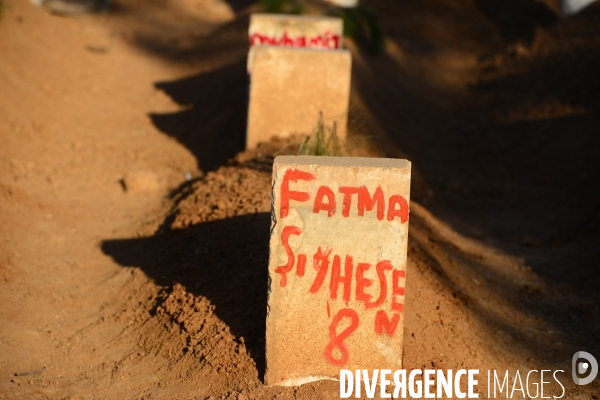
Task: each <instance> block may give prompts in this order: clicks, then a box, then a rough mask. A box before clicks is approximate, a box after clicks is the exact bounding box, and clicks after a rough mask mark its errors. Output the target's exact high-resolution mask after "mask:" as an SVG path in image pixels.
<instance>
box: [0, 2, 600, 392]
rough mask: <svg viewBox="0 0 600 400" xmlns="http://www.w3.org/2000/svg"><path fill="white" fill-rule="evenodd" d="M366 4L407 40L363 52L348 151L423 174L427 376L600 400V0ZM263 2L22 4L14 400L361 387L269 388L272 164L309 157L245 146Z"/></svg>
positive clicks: (414, 218)
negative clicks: (519, 379) (543, 375)
mask: <svg viewBox="0 0 600 400" xmlns="http://www.w3.org/2000/svg"><path fill="white" fill-rule="evenodd" d="M365 3H366V2H365ZM368 3H369V6H370V7H371V8H372V9H373V10H374V11H375V12H376V13H377V14H378V15H380V16H381V19H380V23H381V26H382V28H383V30H384V32H385V34H386V46H385V49H384V51H382V52H381V53H379V54H372V53H370V52H369V51H368V50H367V49H366V46H365V45H364V43H362V42H361V41H360V40H359V41H357V42H352V41H348V47H349V48H350V49H351V51H352V53H353V62H354V64H353V81H352V87H353V93H352V100H351V103H352V106H351V110H350V113H351V115H350V121H351V122H350V127H349V130H350V136H351V138H350V147H351V151H352V152H353V153H354V154H356V155H370V156H387V157H404V158H408V159H409V160H411V161H412V163H413V169H414V176H413V188H412V192H413V199H412V203H411V218H410V237H409V260H408V267H407V268H408V271H407V276H408V279H407V289H406V293H407V297H406V314H405V318H406V322H405V331H404V343H405V347H404V349H403V354H404V360H405V361H404V364H405V365H404V366H405V368H407V369H413V368H432V367H433V368H441V369H454V370H456V369H459V368H476V369H480V370H482V371H485V370H488V369H496V370H500V371H504V370H510V371H512V372H513V373H514V371H515V370H520V371H521V372H523V371H529V370H532V369H537V370H540V369H553V370H554V369H563V370H565V371H566V373H565V374H564V375H562V377H563V378H564V379H562V382H563V384H564V385H565V389H566V396H565V398H579V399H598V397H599V396H600V384H599V381H598V379H597V380H596V381H595V382H594V383H592V384H590V385H588V386H585V387H577V386H575V385H573V383H572V381H571V378H570V364H571V356H572V355H573V353H574V352H575V351H579V350H585V351H588V352H591V353H592V354H595V355H596V356H599V355H600V341H599V340H598V339H599V338H600V302H599V300H600V295H599V291H598V287H599V284H600V274H599V267H598V262H599V260H600V258H599V256H600V254H599V250H600V246H599V243H600V163H599V162H598V159H599V156H600V135H599V133H600V96H599V95H598V93H600V74H598V71H600V4H598V3H596V4H594V5H592V6H591V7H590V8H588V9H586V10H585V11H584V12H582V13H581V14H579V15H576V16H574V17H572V18H570V19H568V20H561V19H560V18H558V17H557V16H556V12H555V9H556V7H554V5H553V4H551V3H550V2H549V1H548V2H546V3H544V2H539V1H533V0H506V1H497V0H453V1H446V0H432V1H427V2H423V1H417V0H406V1H395V0H389V1H384V0H373V1H370V2H368ZM256 9H257V7H256V5H255V4H252V2H251V1H241V0H240V1H230V2H228V3H221V2H219V1H216V0H215V1H214V2H212V1H208V0H206V1H204V0H196V1H193V0H185V1H183V0H182V1H179V2H167V1H162V0H152V1H148V0H146V1H142V0H116V1H115V2H114V3H113V6H112V9H111V11H110V12H109V13H106V14H99V15H90V16H82V17H79V18H64V17H58V16H54V15H51V14H49V13H47V12H46V11H44V10H43V9H42V8H39V7H35V6H33V5H32V4H30V2H29V1H26V0H4V1H3V8H2V17H1V19H0V304H1V307H0V398H1V399H88V398H89V399H121V398H123V399H129V398H131V399H133V398H135V399H138V398H139V399H142V398H144V399H149V398H164V399H196V398H197V399H207V398H209V399H240V400H241V399H270V398H281V399H321V398H337V397H338V396H339V385H338V383H336V382H332V381H322V382H317V383H312V384H307V385H303V386H300V387H297V388H278V387H273V388H269V387H266V386H264V385H263V383H262V375H263V371H264V368H265V360H264V345H265V338H264V332H265V315H266V293H267V271H266V266H267V259H268V248H267V245H268V228H269V214H268V213H269V210H270V197H269V196H270V179H271V178H270V173H271V166H272V161H273V157H274V156H275V155H277V154H294V152H295V151H297V143H296V141H294V140H291V141H289V140H288V141H281V140H273V141H271V142H269V143H263V144H261V145H260V146H259V147H258V148H256V149H251V150H248V151H245V152H241V150H242V146H243V139H244V125H245V113H246V96H247V83H248V82H247V76H246V75H245V56H246V53H247V50H248V45H247V40H248V39H247V31H246V30H247V26H248V16H249V13H251V12H253V11H255V10H256ZM186 178H188V179H186ZM483 376H484V375H481V376H480V377H483ZM481 381H482V382H481V385H480V388H481V394H482V397H486V394H485V393H486V390H487V383H486V382H484V381H485V379H481ZM554 386H556V385H554ZM551 390H557V388H556V387H552V388H551ZM558 390H560V389H558ZM557 393H558V394H560V391H558V392H557Z"/></svg>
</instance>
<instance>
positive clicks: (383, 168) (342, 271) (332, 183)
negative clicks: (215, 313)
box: [265, 156, 410, 386]
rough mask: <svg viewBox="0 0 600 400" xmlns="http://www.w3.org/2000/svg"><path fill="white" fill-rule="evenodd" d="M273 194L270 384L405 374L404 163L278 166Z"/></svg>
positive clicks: (301, 161) (298, 159) (322, 161)
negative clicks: (345, 373)
mask: <svg viewBox="0 0 600 400" xmlns="http://www.w3.org/2000/svg"><path fill="white" fill-rule="evenodd" d="M272 187H273V193H272V196H273V197H272V211H271V212H272V215H271V239H270V258H269V277H270V292H269V299H268V312H267V330H266V361H267V365H266V366H267V370H266V374H265V379H266V383H267V384H268V385H284V386H293V385H300V384H303V383H307V382H311V381H315V380H319V379H339V375H340V369H349V370H351V371H354V370H356V369H369V370H373V369H382V368H387V369H391V370H396V369H400V368H402V330H403V325H404V288H405V278H406V257H407V237H408V214H409V209H408V207H409V192H410V162H409V161H406V160H398V159H383V158H351V157H315V156H283V157H277V158H275V162H274V165H273V186H272Z"/></svg>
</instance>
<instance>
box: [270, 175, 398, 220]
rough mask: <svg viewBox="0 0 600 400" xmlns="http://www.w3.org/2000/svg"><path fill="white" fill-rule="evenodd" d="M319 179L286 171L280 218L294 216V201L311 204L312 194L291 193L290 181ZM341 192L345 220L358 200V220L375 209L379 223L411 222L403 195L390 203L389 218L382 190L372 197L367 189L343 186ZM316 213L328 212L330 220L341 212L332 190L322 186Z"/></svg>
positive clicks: (316, 196)
mask: <svg viewBox="0 0 600 400" xmlns="http://www.w3.org/2000/svg"><path fill="white" fill-rule="evenodd" d="M313 179H315V176H314V175H313V174H311V173H310V172H305V171H300V170H297V169H295V168H290V169H288V170H287V171H285V174H284V175H283V179H282V181H281V207H280V208H281V211H280V217H281V218H285V217H287V216H288V214H289V212H290V200H294V201H299V202H307V201H309V200H310V194H309V193H307V192H299V191H294V190H290V181H291V182H297V181H298V180H304V181H312V180H313ZM338 192H339V193H340V194H342V216H343V217H345V218H348V217H349V216H350V208H351V207H352V203H353V201H352V200H353V198H356V207H357V210H358V216H359V217H362V216H364V215H365V210H366V211H371V210H373V209H374V208H375V209H376V210H377V219H378V220H380V221H382V220H383V219H384V217H385V218H386V219H387V220H388V221H393V220H394V218H399V219H400V222H402V223H403V224H404V223H406V222H407V221H408V202H407V201H406V199H405V198H404V197H402V196H400V195H397V194H394V195H391V196H390V197H389V199H388V202H387V205H388V207H387V215H386V213H385V205H386V202H385V197H384V195H383V190H382V189H381V187H380V186H378V187H377V189H375V192H374V193H373V195H372V196H371V194H370V193H369V190H368V189H367V187H366V186H364V185H363V186H340V188H339V189H338ZM313 212H314V213H315V214H318V213H320V212H326V213H327V216H328V217H332V216H334V215H335V214H336V212H337V199H336V196H335V193H334V192H333V190H331V188H329V187H328V186H325V185H322V186H319V189H318V190H317V194H316V195H315V198H314V202H313Z"/></svg>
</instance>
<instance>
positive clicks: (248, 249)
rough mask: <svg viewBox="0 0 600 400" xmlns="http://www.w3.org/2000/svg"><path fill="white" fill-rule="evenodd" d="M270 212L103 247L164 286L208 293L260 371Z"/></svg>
mask: <svg viewBox="0 0 600 400" xmlns="http://www.w3.org/2000/svg"><path fill="white" fill-rule="evenodd" d="M269 224H270V215H269V214H268V213H258V214H254V215H245V216H241V217H234V218H228V219H225V220H219V221H213V222H206V223H203V224H199V225H194V226H192V227H189V228H186V229H183V230H175V231H168V232H167V233H164V234H156V235H155V236H151V237H145V238H136V239H120V240H107V241H104V242H103V243H102V251H103V252H104V253H105V254H107V255H109V256H111V257H112V258H113V259H114V260H115V261H116V262H117V263H119V264H121V265H123V266H136V267H139V268H141V269H142V270H143V271H144V273H145V274H146V275H148V276H149V277H150V278H152V279H153V280H154V281H155V282H157V283H158V284H160V285H164V286H169V287H170V286H172V285H173V284H175V283H181V284H182V285H183V286H185V288H186V290H187V291H188V292H189V293H192V294H194V295H195V296H204V297H206V298H208V299H210V301H211V303H213V304H214V305H215V306H216V309H215V313H216V315H217V316H218V317H219V318H220V319H221V320H223V321H224V322H225V323H226V324H227V325H228V326H229V327H230V328H231V332H232V333H233V334H234V335H235V336H236V337H238V338H240V337H243V338H244V341H245V344H246V347H247V349H248V350H249V352H250V355H251V356H252V358H253V360H254V362H255V363H256V366H257V368H258V371H259V374H262V373H263V371H264V368H265V359H264V355H265V329H266V326H265V323H266V322H265V321H266V312H267V282H268V276H267V275H268V271H267V268H265V266H266V265H267V264H268V261H269V249H268V242H269V234H268V233H269Z"/></svg>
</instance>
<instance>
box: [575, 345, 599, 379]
mask: <svg viewBox="0 0 600 400" xmlns="http://www.w3.org/2000/svg"><path fill="white" fill-rule="evenodd" d="M580 358H583V359H585V361H582V362H580V363H577V361H578V360H579V359H580ZM572 367H573V370H572V374H573V382H575V384H576V385H587V384H588V383H591V382H592V381H593V380H594V379H595V378H596V375H598V361H596V359H595V358H594V356H593V355H591V354H590V353H586V352H585V351H578V352H577V353H575V354H573V365H572ZM590 367H591V371H590V374H589V375H588V376H587V377H586V378H579V377H578V376H577V375H578V374H581V375H583V374H585V373H586V372H587V371H588V370H590Z"/></svg>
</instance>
